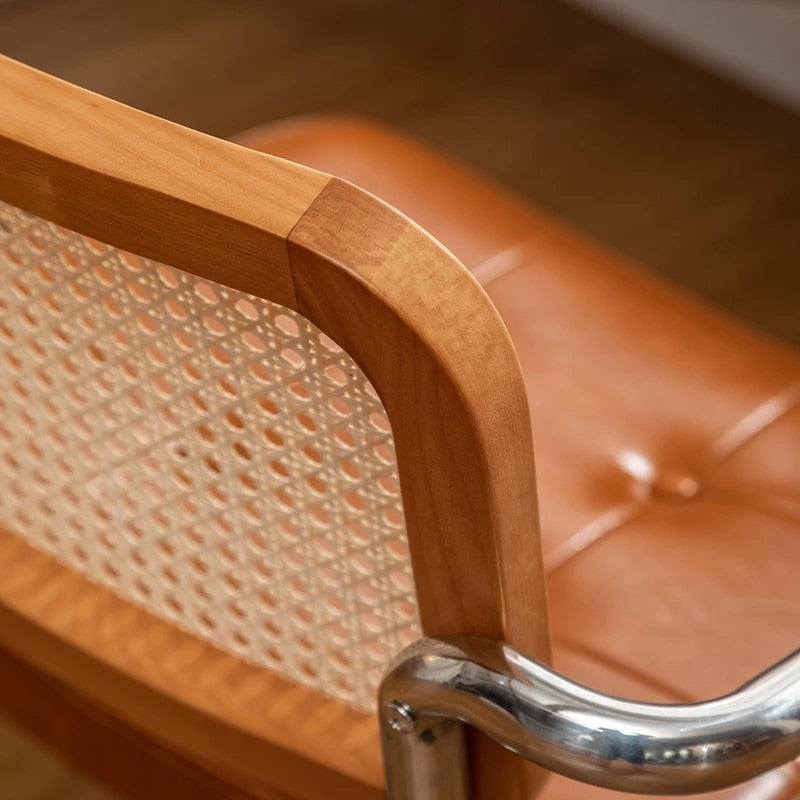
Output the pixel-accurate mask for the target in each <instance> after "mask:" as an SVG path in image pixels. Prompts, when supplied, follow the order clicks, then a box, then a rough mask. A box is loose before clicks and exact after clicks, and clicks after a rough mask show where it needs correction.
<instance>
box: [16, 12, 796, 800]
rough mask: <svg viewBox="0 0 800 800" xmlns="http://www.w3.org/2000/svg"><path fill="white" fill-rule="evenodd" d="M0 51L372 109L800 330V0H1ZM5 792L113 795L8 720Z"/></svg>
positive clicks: (218, 103)
mask: <svg viewBox="0 0 800 800" xmlns="http://www.w3.org/2000/svg"><path fill="white" fill-rule="evenodd" d="M0 51H2V52H3V53H5V54H6V55H9V56H11V57H13V58H16V59H19V60H20V61H23V62H25V63H27V64H30V65H33V66H35V67H38V68H41V69H43V70H46V71H48V72H50V73H52V74H54V75H57V76H59V77H62V78H65V79H67V80H70V81H73V82H75V83H78V84H80V85H82V86H84V87H87V88H90V89H94V90H96V91H98V92H101V93H103V94H105V95H108V96H110V97H113V98H115V99H118V100H121V101H123V102H125V103H128V104H130V105H133V106H136V107H138V108H141V109H144V110H146V111H149V112H152V113H154V114H158V115H160V116H163V117H166V118H168V119H171V120H174V121H176V122H180V123H182V124H185V125H189V126H191V127H194V128H197V129H199V130H202V131H205V132H208V133H211V134H215V135H218V136H230V135H232V134H234V133H236V132H238V131H241V130H243V129H245V128H248V127H250V126H253V125H256V124H259V123H261V122H264V121H268V120H275V119H280V118H284V117H288V116H292V115H297V114H309V113H330V112H343V111H344V112H351V113H358V114H365V115H368V116H371V117H374V118H377V119H379V120H382V121H384V122H386V123H389V124H390V125H393V126H395V127H397V128H399V129H401V130H403V131H406V132H408V133H410V134H412V135H415V136H418V137H420V138H422V139H423V140H426V141H427V142H429V143H430V144H432V145H434V146H435V147H438V148H440V149H442V150H444V151H446V152H449V153H451V154H453V155H455V156H457V157H459V158H461V159H463V160H465V161H467V162H468V163H470V164H472V165H473V166H475V167H477V168H478V169H480V170H482V171H483V172H484V173H487V174H489V175H491V176H493V177H494V178H495V179H497V180H498V181H500V182H502V183H504V184H506V185H507V186H509V187H511V188H512V189H514V190H515V191H516V192H518V193H520V194H521V195H523V196H524V197H526V198H527V199H528V200H530V201H531V202H533V203H536V204H538V205H540V206H542V207H543V208H545V209H547V210H548V211H550V212H552V213H554V214H555V215H557V216H559V217H561V218H563V219H565V220H567V221H568V222H569V223H571V224H572V225H573V226H574V227H576V228H578V229H579V230H581V231H583V232H585V233H588V234H589V235H591V236H593V237H594V238H596V239H598V240H600V241H602V242H604V243H605V244H607V245H608V246H610V247H612V248H615V249H616V250H618V251H621V252H622V253H624V254H625V255H627V256H629V257H631V258H633V259H635V260H637V261H639V262H640V263H642V264H643V265H644V266H645V267H646V268H648V269H652V270H655V271H657V272H659V273H660V274H662V275H663V276H665V277H666V278H667V279H669V280H672V281H674V282H676V283H678V284H680V285H683V286H684V287H686V288H687V289H689V290H691V291H693V292H695V293H698V294H700V295H702V296H704V297H706V298H707V299H708V300H710V301H711V302H713V303H716V304H718V305H720V306H723V307H725V308H727V309H728V310H729V311H731V312H732V313H734V314H736V315H738V316H739V317H741V318H744V319H746V320H748V321H749V322H750V323H751V324H753V325H755V326H756V327H758V328H760V329H762V330H763V331H765V332H766V333H768V334H772V335H774V336H778V337H781V338H783V339H784V340H787V341H789V342H792V343H794V344H795V345H800V120H799V119H798V109H800V3H798V2H796V0H571V2H570V3H567V2H556V0H498V2H494V3H488V2H479V0H463V1H462V2H456V0H424V1H421V2H417V3H409V2H408V1H407V0H406V2H397V1H396V0H395V2H389V0H337V1H336V2H324V0H292V2H291V3H289V2H277V0H224V1H223V0H116V2H109V0H5V2H3V0H0ZM0 796H2V797H9V798H14V800H34V798H36V799H37V800H55V799H56V798H58V800H70V799H74V800H98V799H99V798H106V797H110V795H107V794H106V793H105V792H104V790H101V789H100V788H98V787H92V786H89V785H88V784H86V783H83V782H80V781H78V780H77V779H76V778H75V776H74V775H72V774H70V773H69V771H68V770H66V769H64V768H63V767H62V766H61V765H60V764H58V763H57V762H55V761H52V760H49V759H48V758H46V757H45V756H44V755H43V754H41V753H40V752H39V751H38V750H37V749H36V748H35V747H34V746H33V745H32V744H31V743H30V742H28V741H27V740H26V739H24V738H23V737H20V736H19V735H18V734H17V733H16V732H13V731H11V730H10V729H9V730H5V729H0Z"/></svg>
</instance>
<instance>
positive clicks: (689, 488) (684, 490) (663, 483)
mask: <svg viewBox="0 0 800 800" xmlns="http://www.w3.org/2000/svg"><path fill="white" fill-rule="evenodd" d="M651 492H652V498H653V499H654V500H662V501H664V502H667V503H683V502H686V501H687V500H692V499H693V498H695V497H697V495H698V494H699V493H700V481H698V480H697V478H696V477H695V476H694V475H691V474H690V473H688V472H685V471H683V470H678V469H673V470H664V471H663V472H659V473H657V474H656V475H655V476H653V482H652V489H651Z"/></svg>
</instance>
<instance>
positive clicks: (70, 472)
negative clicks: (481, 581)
mask: <svg viewBox="0 0 800 800" xmlns="http://www.w3.org/2000/svg"><path fill="white" fill-rule="evenodd" d="M0 386H2V391H0V524H2V525H3V526H4V527H7V528H9V529H11V530H12V531H13V532H14V533H16V534H17V535H19V536H21V537H23V538H24V539H25V540H26V541H28V542H29V543H30V544H31V545H33V546H34V547H36V548H38V549H40V550H43V551H46V552H47V553H50V554H52V555H53V556H54V557H55V558H57V559H58V560H59V561H60V562H62V563H64V564H66V565H68V566H69V567H71V568H73V569H75V570H78V571H79V572H81V573H82V574H83V575H85V576H86V578H88V579H89V580H91V581H95V582H98V583H101V584H103V585H105V586H107V587H110V588H111V589H113V590H114V591H115V592H116V593H117V594H118V595H120V596H121V597H123V598H124V599H126V600H128V601H130V602H132V603H135V604H137V605H139V606H142V607H144V608H146V609H147V610H148V611H150V612H151V613H153V614H155V615H157V616H159V617H161V618H163V619H166V620H169V621H171V622H172V623H174V624H175V625H177V626H179V627H180V628H182V629H184V630H186V631H188V632H190V633H192V634H195V635H197V636H199V637H202V638H203V639H205V640H207V641H209V642H211V643H213V644H214V645H216V646H217V647H219V648H221V649H222V650H225V651H228V652H230V653H233V654H235V655H236V656H238V657H240V658H242V659H244V660H246V661H248V662H251V663H253V664H256V665H259V666H263V667H266V668H269V669H270V670H272V671H274V672H277V673H279V674H281V675H283V676H284V677H286V678H288V679H290V680H293V681H296V682H298V683H301V684H304V685H306V686H309V687H311V688H314V689H316V690H318V691H320V692H322V693H324V694H325V695H327V696H329V697H333V698H336V699H338V700H341V701H342V702H344V703H346V704H348V705H350V706H352V707H355V708H358V709H362V710H365V711H372V708H373V705H374V697H375V692H376V687H377V685H378V682H379V679H380V675H381V672H382V671H383V668H384V666H385V664H386V663H387V662H388V661H389V659H390V658H391V657H392V656H393V655H394V654H395V653H397V652H399V651H400V650H401V649H402V648H403V647H405V646H407V645H408V644H410V643H411V642H412V641H413V640H415V639H416V638H418V636H419V635H420V626H419V621H418V614H417V607H416V600H415V595H414V587H413V579H412V574H411V566H410V561H409V557H408V550H407V544H406V537H405V524H404V518H403V510H402V504H401V500H400V492H399V485H398V478H397V470H396V464H395V455H394V446H393V440H392V434H391V430H390V428H389V423H388V420H387V418H386V415H385V412H384V409H383V406H382V405H381V403H380V401H379V399H378V398H377V396H376V394H375V391H374V389H373V388H372V386H371V385H370V384H369V382H368V381H367V379H366V377H365V376H364V374H363V373H362V372H361V370H360V369H359V368H358V367H357V365H356V364H355V362H353V360H352V359H351V358H350V357H349V356H348V355H347V354H346V353H345V352H343V351H342V349H341V348H340V347H338V346H337V345H336V344H335V343H334V342H333V341H331V340H330V339H329V338H328V337H326V336H325V335H324V334H322V333H321V332H320V331H319V330H318V329H317V328H315V327H314V326H313V325H312V324H311V323H309V322H308V321H307V320H306V319H304V318H303V317H302V316H300V315H298V314H297V313H295V312H293V311H291V310H288V309H286V308H284V307H282V306H279V305H276V304H274V303H271V302H268V301H266V300H262V299H259V298H256V297H253V296H250V295H247V294H244V293H242V292H239V291H236V290H232V289H229V288H226V287H224V286H221V285H218V284H212V283H209V282H207V281H203V280H200V279H198V278H196V277H194V276H192V275H190V274H188V273H185V272H181V271H179V270H176V269H173V268H170V267H166V266H163V265H159V264H155V263H153V262H150V261H148V260H146V259H144V258H140V257H138V256H135V255H131V254H129V253H125V252H122V251H120V250H118V249H116V248H113V247H110V246H108V245H105V244H102V243H100V242H97V241H94V240H91V239H88V238H85V237H83V236H80V235H77V234H75V233H73V232H70V231H68V230H65V229H63V228H61V227H59V226H57V225H54V224H52V223H50V222H47V221H45V220H42V219H40V218H38V217H34V216H31V215H29V214H27V213H25V212H23V211H20V210H18V209H16V208H13V207H11V206H9V205H5V204H0Z"/></svg>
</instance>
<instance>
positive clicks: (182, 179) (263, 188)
mask: <svg viewBox="0 0 800 800" xmlns="http://www.w3.org/2000/svg"><path fill="white" fill-rule="evenodd" d="M154 154H155V155H154ZM253 155H254V156H255V157H250V156H245V155H244V154H243V152H242V151H241V149H240V148H237V147H236V146H235V145H232V144H228V143H227V142H222V141H220V140H219V139H214V138H212V137H210V136H205V135H203V134H200V133H196V132H194V131H190V130H188V129H186V128H181V127H179V126H177V125H174V124H171V123H167V122H165V121H163V120H160V119H158V118H156V117H152V116H150V115H147V114H144V113H142V112H140V111H134V110H133V109H128V108H127V107H125V106H123V105H121V104H119V103H115V102H114V101H111V100H107V99H105V98H102V97H99V96H98V95H95V94H93V93H92V92H88V91H84V90H78V89H76V88H75V87H72V86H70V85H69V84H66V83H63V82H62V81H59V80H56V79H54V78H51V77H49V76H47V75H44V74H43V73H41V72H38V71H36V70H33V69H30V68H29V67H26V66H24V65H22V64H18V63H16V62H14V61H11V60H10V59H8V58H5V57H2V56H0V164H2V168H3V172H2V177H3V199H4V200H5V201H6V202H10V203H12V204H14V205H16V206H18V207H21V208H26V209H29V210H32V211H34V213H36V214H38V215H39V216H41V217H44V218H46V219H49V220H50V221H52V222H57V223H59V224H60V225H63V226H65V227H67V228H69V229H70V230H77V231H80V232H82V233H85V234H87V235H89V236H94V237H95V238H98V239H101V240H104V241H113V242H114V243H115V244H116V245H117V246H119V247H122V248H125V249H127V250H131V251H134V252H136V253H137V254H139V255H143V256H146V257H148V258H153V259H155V260H157V261H161V262H165V263H169V264H170V265H171V266H175V267H179V268H181V269H185V270H188V271H189V272H193V273H194V274H197V275H201V276H203V277H206V278H209V279H210V280H215V281H217V282H225V283H227V284H228V285H231V286H234V288H236V289H240V290H242V291H245V292H250V293H251V294H263V295H265V296H268V297H270V298H272V299H273V300H275V302H278V303H281V304H282V305H284V306H288V307H291V308H293V307H294V305H295V300H294V292H293V288H292V282H291V275H290V274H289V266H288V261H287V257H286V245H285V239H286V236H287V235H288V233H289V231H290V230H291V229H292V227H293V226H294V225H295V224H296V222H297V220H298V219H299V218H300V216H301V215H302V214H303V212H304V211H305V210H306V208H308V206H309V204H310V203H311V201H312V200H313V199H314V197H316V195H317V194H318V193H319V191H320V189H321V188H322V187H323V186H324V185H325V183H326V182H327V180H328V179H327V177H326V176H324V175H322V174H320V173H315V172H314V171H313V170H309V169H301V168H299V167H295V166H294V165H293V164H291V163H290V162H287V161H282V160H280V159H276V158H272V157H271V156H264V155H263V154H253ZM256 199H257V200H256ZM178 242H179V243H180V244H179V245H178ZM176 245H177V246H176ZM222 253H224V258H221V257H220V255H221V254H222Z"/></svg>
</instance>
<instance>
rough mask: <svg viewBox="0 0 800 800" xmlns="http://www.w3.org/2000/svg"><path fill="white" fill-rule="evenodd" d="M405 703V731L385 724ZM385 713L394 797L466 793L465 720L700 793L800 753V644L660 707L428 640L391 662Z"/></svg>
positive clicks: (603, 770) (520, 749)
mask: <svg viewBox="0 0 800 800" xmlns="http://www.w3.org/2000/svg"><path fill="white" fill-rule="evenodd" d="M398 704H400V705H402V706H403V708H404V709H406V710H407V711H408V716H409V719H410V720H411V723H409V724H408V725H407V726H405V728H404V730H403V731H402V732H398V730H397V729H396V728H395V727H392V726H391V725H389V724H387V719H388V717H389V710H390V709H391V708H392V707H394V708H397V707H398ZM379 709H380V711H381V717H382V719H383V725H382V738H383V747H384V761H385V767H386V773H387V790H388V794H389V798H390V800H444V798H447V800H466V798H467V796H468V786H467V777H466V772H467V771H466V761H465V755H464V735H463V724H465V723H466V724H469V725H473V726H474V727H476V728H479V729H480V730H482V731H484V732H485V733H487V734H488V735H489V736H491V737H492V738H494V739H495V740H496V741H498V742H500V743H501V744H502V745H504V746H505V747H507V748H508V749H510V750H513V751H514V752H516V753H518V754H519V755H521V756H522V757H523V758H527V759H529V760H530V761H534V762H536V763H538V764H540V765H542V766H544V767H546V768H547V769H549V770H553V771H555V772H559V773H561V774H563V775H566V776H568V777H570V778H574V779H576V780H581V781H584V782H586V783H593V784H596V785H598V786H605V787H607V788H610V789H617V790H620V791H628V792H638V793H647V794H692V793H695V792H702V791H708V790H711V789H718V788H722V787H724V786H729V785H731V784H734V783H739V782H741V781H744V780H747V779H748V778H751V777H753V776H755V775H758V774H760V773H762V772H765V771H766V770H768V769H771V768H772V767H776V766H778V765H780V764H782V763H784V762H786V761H789V760H791V759H792V758H795V757H797V756H798V755H800V651H798V652H797V653H795V654H794V655H793V656H790V657H789V658H787V659H786V660H785V661H783V662H781V663H780V664H778V665H776V666H774V667H772V668H771V669H770V670H768V671H767V672H765V673H763V674H762V675H761V676H759V677H757V678H755V679H754V680H752V681H750V682H749V683H748V684H746V685H745V686H743V687H742V688H741V689H739V690H738V691H736V692H734V693H732V694H730V695H727V696H725V697H721V698H718V699H716V700H710V701H708V702H704V703H697V704H691V705H657V704H650V703H639V702H635V701H631V700H624V699H621V698H616V697H611V696H609V695H605V694H601V693H599V692H595V691H593V690H592V689H589V688H587V687H585V686H581V685H580V684H577V683H574V682H572V681H570V680H568V679H567V678H565V677H563V676H561V675H559V674H558V673H556V672H553V671H552V670H550V669H549V668H547V667H545V666H543V665H542V664H539V663H537V662H536V661H533V660H532V659H529V658H527V657H526V656H524V655H522V654H520V653H518V652H516V651H515V650H514V649H513V648H511V647H509V646H508V645H506V644H503V643H501V642H494V641H490V640H488V639H482V638H479V637H469V636H447V637H439V638H436V639H423V640H421V641H420V642H418V643H416V644H415V645H412V647H410V648H408V649H407V650H406V651H405V652H404V653H402V654H401V655H400V656H399V657H398V658H397V659H396V660H395V662H394V663H393V665H392V666H391V667H390V669H389V671H388V672H387V674H386V676H385V678H384V680H383V683H382V685H381V690H380V697H379Z"/></svg>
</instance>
